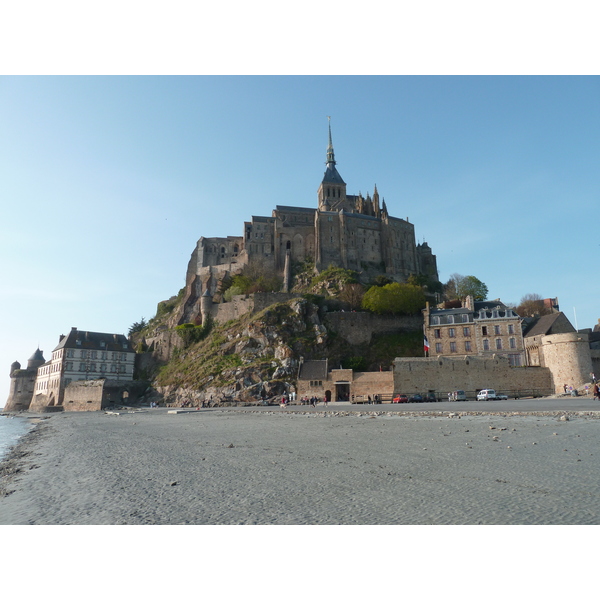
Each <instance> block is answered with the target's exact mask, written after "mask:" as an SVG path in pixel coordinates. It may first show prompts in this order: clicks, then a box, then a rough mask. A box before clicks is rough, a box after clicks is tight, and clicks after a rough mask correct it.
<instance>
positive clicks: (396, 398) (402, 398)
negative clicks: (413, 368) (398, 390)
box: [392, 394, 408, 404]
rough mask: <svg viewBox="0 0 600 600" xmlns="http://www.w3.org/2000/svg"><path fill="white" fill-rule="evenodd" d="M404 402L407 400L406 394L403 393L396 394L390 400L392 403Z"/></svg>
mask: <svg viewBox="0 0 600 600" xmlns="http://www.w3.org/2000/svg"><path fill="white" fill-rule="evenodd" d="M404 402H408V396H406V395H405V394H396V395H395V396H394V399H393V400H392V403H393V404H403V403H404Z"/></svg>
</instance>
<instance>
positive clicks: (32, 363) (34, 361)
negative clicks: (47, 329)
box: [27, 348, 46, 370]
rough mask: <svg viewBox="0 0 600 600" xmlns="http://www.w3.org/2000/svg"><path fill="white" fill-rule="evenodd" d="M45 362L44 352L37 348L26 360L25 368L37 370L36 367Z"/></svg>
mask: <svg viewBox="0 0 600 600" xmlns="http://www.w3.org/2000/svg"><path fill="white" fill-rule="evenodd" d="M45 362H46V359H45V358H44V353H43V352H42V351H41V350H40V349H39V348H38V349H37V350H36V351H35V352H34V353H33V354H32V355H31V356H30V357H29V360H28V361H27V368H28V369H36V370H37V368H38V367H41V366H42V365H43V364H44V363H45Z"/></svg>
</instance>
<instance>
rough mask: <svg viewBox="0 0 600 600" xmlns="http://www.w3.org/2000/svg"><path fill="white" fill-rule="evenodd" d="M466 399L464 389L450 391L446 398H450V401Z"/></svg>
mask: <svg viewBox="0 0 600 600" xmlns="http://www.w3.org/2000/svg"><path fill="white" fill-rule="evenodd" d="M466 399H467V395H466V394H465V392H464V390H457V391H456V392H450V393H449V394H448V400H450V402H454V401H456V400H466Z"/></svg>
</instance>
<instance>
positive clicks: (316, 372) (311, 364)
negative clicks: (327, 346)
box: [298, 359, 327, 381]
mask: <svg viewBox="0 0 600 600" xmlns="http://www.w3.org/2000/svg"><path fill="white" fill-rule="evenodd" d="M298 379H302V380H305V381H306V380H309V379H310V380H315V379H317V380H319V381H324V380H326V379H327V359H325V360H307V361H305V362H303V363H302V366H301V367H300V373H299V374H298Z"/></svg>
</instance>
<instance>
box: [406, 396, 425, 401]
mask: <svg viewBox="0 0 600 600" xmlns="http://www.w3.org/2000/svg"><path fill="white" fill-rule="evenodd" d="M409 402H423V396H421V394H413V395H412V396H411V397H410V399H409Z"/></svg>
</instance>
